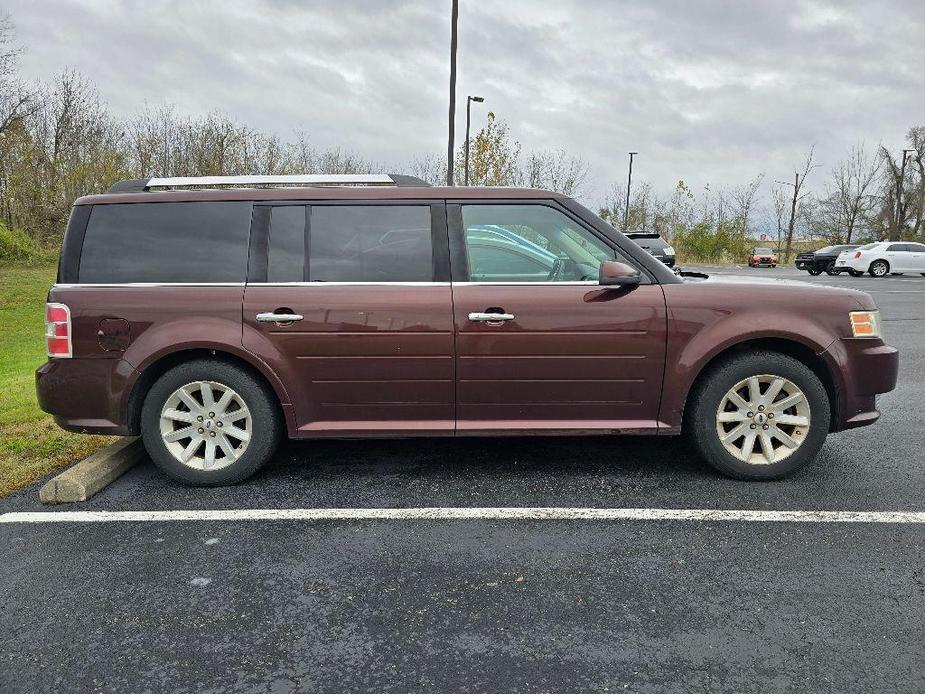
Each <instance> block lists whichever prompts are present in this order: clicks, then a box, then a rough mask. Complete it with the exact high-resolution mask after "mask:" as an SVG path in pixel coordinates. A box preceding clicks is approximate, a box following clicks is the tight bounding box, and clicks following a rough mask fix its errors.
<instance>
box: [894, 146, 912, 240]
mask: <svg viewBox="0 0 925 694" xmlns="http://www.w3.org/2000/svg"><path fill="white" fill-rule="evenodd" d="M914 151H915V150H914V149H904V150H903V163H902V166H900V167H899V185H898V186H897V187H896V215H895V218H894V221H893V234H892V235H891V236H890V241H899V240H901V239H900V237H901V236H902V233H901V232H900V227H901V225H902V223H903V218H904V217H905V216H906V214H905V213H906V210H905V209H904V205H903V203H902V199H903V184H904V183H905V182H906V155H907V154H909V152H914Z"/></svg>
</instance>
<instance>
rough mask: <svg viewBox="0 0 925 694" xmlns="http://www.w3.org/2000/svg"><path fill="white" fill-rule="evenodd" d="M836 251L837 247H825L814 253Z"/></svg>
mask: <svg viewBox="0 0 925 694" xmlns="http://www.w3.org/2000/svg"><path fill="white" fill-rule="evenodd" d="M837 249H838V246H826V247H825V248H820V249H819V250H818V251H816V253H831V252H832V251H835V250H837Z"/></svg>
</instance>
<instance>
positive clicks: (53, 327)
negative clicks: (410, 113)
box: [45, 304, 73, 358]
mask: <svg viewBox="0 0 925 694" xmlns="http://www.w3.org/2000/svg"><path fill="white" fill-rule="evenodd" d="M45 345H46V347H47V348H48V356H49V357H59V358H67V357H70V356H71V355H72V353H73V352H72V350H71V310H70V309H69V308H68V307H67V306H65V305H64V304H45Z"/></svg>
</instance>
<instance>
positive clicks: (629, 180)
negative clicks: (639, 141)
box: [623, 152, 639, 233]
mask: <svg viewBox="0 0 925 694" xmlns="http://www.w3.org/2000/svg"><path fill="white" fill-rule="evenodd" d="M637 154H639V152H630V170H629V175H628V176H627V177H626V206H625V207H624V208H623V232H624V233H625V232H626V231H628V230H629V219H630V188H631V187H632V185H633V157H634V156H636V155H637Z"/></svg>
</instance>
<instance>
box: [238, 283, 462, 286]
mask: <svg viewBox="0 0 925 694" xmlns="http://www.w3.org/2000/svg"><path fill="white" fill-rule="evenodd" d="M247 285H248V286H249V287H381V286H383V285H385V286H399V287H449V286H450V283H449V282H248V283H247Z"/></svg>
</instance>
